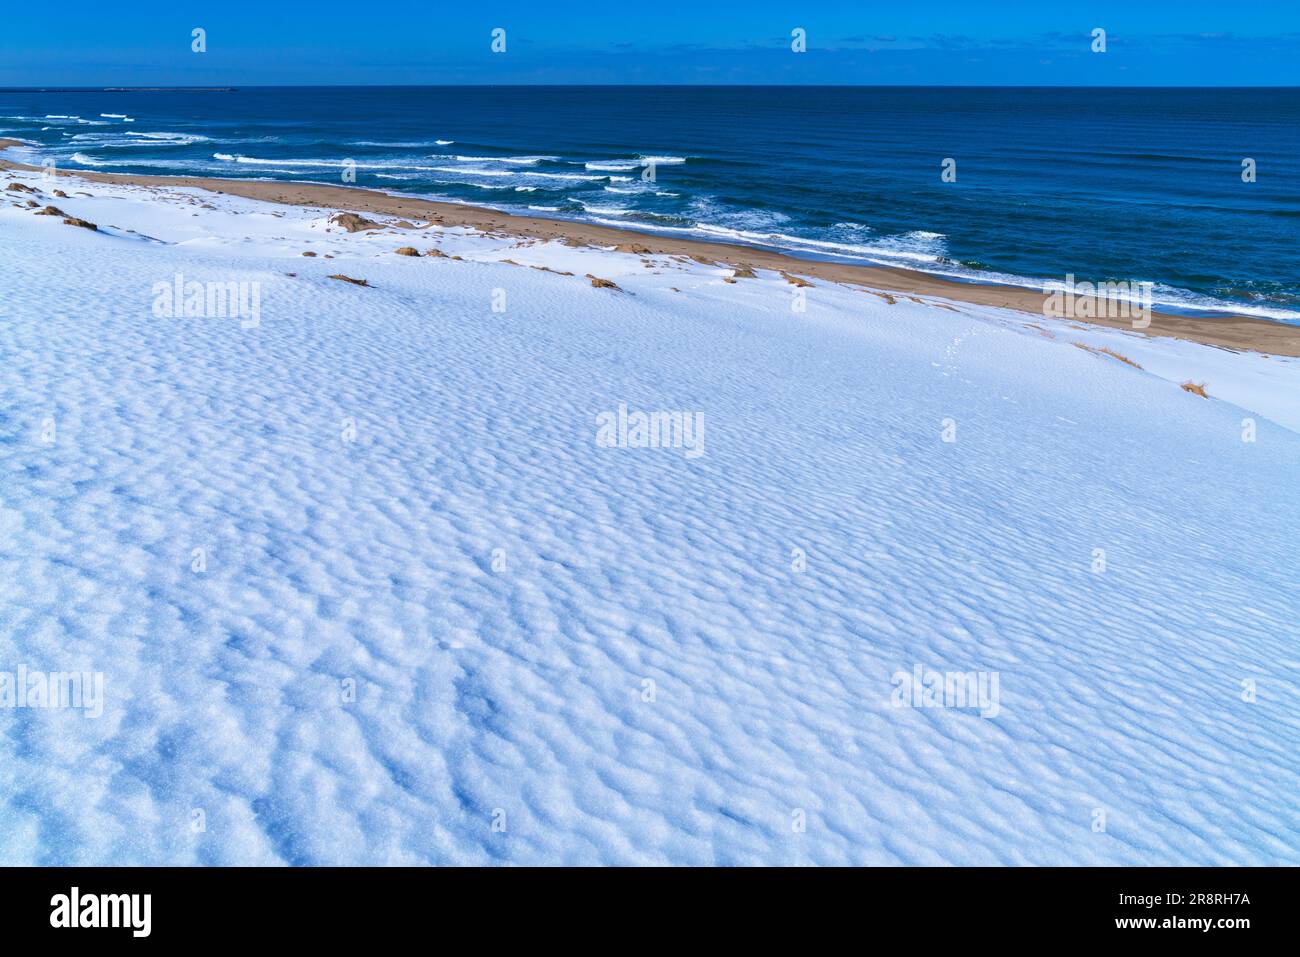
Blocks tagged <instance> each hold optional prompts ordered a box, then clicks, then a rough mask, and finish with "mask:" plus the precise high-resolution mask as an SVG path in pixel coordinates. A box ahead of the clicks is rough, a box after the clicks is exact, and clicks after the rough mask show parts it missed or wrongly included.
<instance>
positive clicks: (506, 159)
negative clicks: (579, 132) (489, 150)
mask: <svg viewBox="0 0 1300 957" xmlns="http://www.w3.org/2000/svg"><path fill="white" fill-rule="evenodd" d="M435 158H437V157H435ZM558 158H559V157H557V156H457V157H455V159H456V160H457V161H458V162H461V163H511V164H514V165H518V166H536V165H537V164H538V163H542V162H545V161H547V160H555V159H558Z"/></svg>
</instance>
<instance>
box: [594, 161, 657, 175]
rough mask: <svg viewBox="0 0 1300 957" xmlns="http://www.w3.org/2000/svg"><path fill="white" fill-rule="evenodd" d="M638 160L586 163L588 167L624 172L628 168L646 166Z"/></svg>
mask: <svg viewBox="0 0 1300 957" xmlns="http://www.w3.org/2000/svg"><path fill="white" fill-rule="evenodd" d="M644 165H645V164H644V163H640V162H638V161H636V160H626V161H624V160H602V161H600V162H591V163H587V164H586V168H587V169H592V170H604V171H606V172H611V173H622V172H626V171H627V170H633V169H640V168H641V167H642V166H644Z"/></svg>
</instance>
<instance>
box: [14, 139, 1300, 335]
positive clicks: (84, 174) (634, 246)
mask: <svg viewBox="0 0 1300 957" xmlns="http://www.w3.org/2000/svg"><path fill="white" fill-rule="evenodd" d="M25 145H26V144H23V143H19V142H17V141H15V140H6V139H0V150H3V149H7V148H9V147H12V146H25ZM0 168H8V169H23V170H36V171H40V167H34V166H29V165H24V164H21V163H14V162H12V161H9V160H5V159H2V158H0ZM57 174H58V175H59V176H71V177H77V178H80V179H83V180H86V181H87V182H96V183H115V184H123V185H135V186H162V187H192V188H196V189H203V190H208V191H210V192H213V193H223V194H226V195H230V196H240V197H244V198H246V199H254V200H262V201H264V202H269V203H285V204H289V205H293V206H309V207H319V208H320V209H322V210H331V211H334V210H338V211H350V212H356V213H371V214H377V215H384V216H393V217H398V218H401V219H408V220H410V219H418V220H422V221H426V222H434V223H438V224H439V225H442V226H448V227H454V226H465V227H470V228H473V229H478V230H482V231H484V232H493V233H502V234H506V235H514V236H519V237H521V238H525V237H529V238H537V239H543V240H559V241H562V242H566V243H568V244H570V245H576V246H606V247H608V246H620V247H623V248H624V249H626V250H627V251H628V252H635V253H638V254H641V255H666V256H687V257H690V258H692V259H695V260H697V261H701V262H710V263H713V262H716V263H723V264H727V265H730V266H737V267H749V268H751V269H771V270H777V271H780V272H784V273H788V274H790V275H794V276H801V277H805V278H807V279H810V280H818V279H821V280H825V281H828V282H837V283H848V284H852V285H861V286H868V287H870V288H871V289H873V290H879V291H884V292H889V293H897V294H899V295H902V296H909V295H911V296H930V297H937V298H942V299H950V300H953V301H956V302H968V303H973V304H976V305H982V306H1000V307H1003V308H1007V309H1015V310H1018V311H1021V312H1026V313H1032V314H1034V315H1038V316H1042V315H1044V303H1045V301H1046V299H1047V296H1046V294H1045V293H1043V292H1041V291H1039V290H1035V289H1026V288H1022V287H1019V286H1003V285H993V284H983V283H970V282H957V281H953V280H949V279H944V278H942V277H939V276H931V275H928V274H926V273H921V272H916V271H913V270H907V269H898V268H893V267H888V266H863V265H850V264H846V263H832V262H820V261H817V260H811V259H801V258H798V257H796V256H790V255H787V254H784V253H778V252H771V251H768V250H763V249H754V248H752V247H749V246H737V245H732V244H728V243H714V242H706V241H703V240H697V239H677V238H671V237H665V236H662V235H659V234H656V233H647V232H638V231H636V230H634V229H617V228H614V227H610V226H598V225H594V224H589V223H580V222H571V221H568V220H556V219H544V218H542V217H538V216H516V215H512V214H510V213H502V212H497V211H495V210H490V209H483V208H481V207H477V206H468V205H462V204H459V203H444V202H438V201H436V200H426V199H412V198H409V197H399V196H389V195H387V194H385V193H380V192H375V191H374V190H369V189H363V188H360V187H356V186H325V185H319V184H314V183H290V182H266V181H261V180H257V181H254V180H231V179H218V178H215V177H197V176H136V175H127V174H124V173H96V172H91V171H86V170H75V171H71V170H58V171H57ZM1107 305H1110V306H1111V307H1112V308H1113V306H1114V304H1113V303H1108V302H1107V301H1106V300H1098V301H1097V308H1094V309H1093V310H1092V311H1093V312H1094V313H1097V312H1101V311H1103V310H1105V309H1106V306H1107ZM1150 319H1151V322H1150V325H1149V326H1147V327H1146V328H1145V329H1142V330H1134V329H1133V321H1132V320H1131V319H1129V318H1109V317H1105V316H1101V315H1098V316H1094V317H1091V318H1088V319H1071V320H1068V321H1071V322H1077V323H1079V324H1093V325H1101V326H1108V327H1110V328H1114V329H1124V330H1127V331H1130V332H1135V333H1137V334H1143V335H1149V336H1165V337H1171V338H1176V339H1187V340H1190V341H1192V342H1199V343H1202V344H1205V345H1211V346H1217V347H1219V348H1224V349H1232V350H1235V351H1245V350H1250V351H1255V352H1263V353H1268V354H1272V355H1283V356H1300V326H1289V325H1286V324H1284V323H1278V322H1270V321H1268V320H1266V319H1256V318H1252V317H1249V316H1222V317H1214V318H1206V317H1199V316H1198V317H1189V316H1177V315H1171V314H1168V313H1159V312H1152V313H1151V316H1150Z"/></svg>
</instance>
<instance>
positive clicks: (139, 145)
mask: <svg viewBox="0 0 1300 957" xmlns="http://www.w3.org/2000/svg"><path fill="white" fill-rule="evenodd" d="M0 136H7V137H13V138H20V139H24V140H27V141H30V142H31V143H33V144H35V146H34V149H33V154H34V158H36V161H37V162H39V161H40V159H43V158H46V157H52V158H53V159H54V161H55V162H56V163H57V164H58V165H59V166H60V167H62V168H66V169H76V168H88V169H97V170H116V171H121V172H127V173H154V174H159V173H162V174H167V173H185V174H203V175H213V176H227V177H253V178H271V179H296V180H312V181H318V182H331V183H338V182H340V181H341V179H342V176H343V173H344V170H345V169H346V168H347V167H346V166H345V163H346V162H347V161H349V160H350V161H352V162H353V163H355V170H356V183H357V184H358V185H361V186H367V187H372V188H375V189H382V190H387V191H390V192H401V193H411V194H420V195H425V196H430V197H437V198H444V199H450V200H456V201H462V202H469V203H474V204H477V205H486V206H493V207H498V208H501V209H506V210H511V211H518V212H530V213H534V214H538V215H544V216H552V217H567V218H576V219H586V220H592V221H597V222H601V223H607V224H611V225H618V226H627V227H632V228H637V229H644V230H661V231H664V232H666V233H671V234H676V235H684V236H697V237H701V238H710V239H717V240H725V241H732V242H744V243H751V244H757V245H763V246H768V247H775V248H779V249H783V250H787V251H791V252H795V253H797V254H800V255H806V256H815V257H821V258H838V259H844V260H855V261H868V262H877V263H887V264H895V265H903V266H909V267H912V268H919V269H924V270H927V271H931V272H936V273H941V274H945V275H955V276H960V277H965V278H970V279H984V280H998V281H1010V282H1018V283H1023V284H1026V285H1039V284H1041V281H1042V280H1044V279H1063V278H1064V277H1065V275H1066V274H1070V273H1072V274H1074V276H1075V277H1076V278H1077V279H1079V280H1085V279H1086V280H1092V281H1098V280H1114V281H1123V280H1128V281H1152V282H1154V283H1156V288H1155V298H1156V302H1157V303H1159V304H1161V305H1164V306H1165V307H1170V306H1173V307H1182V308H1202V309H1209V310H1211V311H1213V310H1223V309H1233V310H1235V311H1239V312H1247V313H1251V314H1256V315H1262V316H1271V317H1275V318H1282V319H1288V320H1290V321H1300V263H1298V260H1300V257H1298V256H1297V249H1298V247H1300V242H1298V241H1300V88H1287V89H1025V88H935V87H926V88H919V87H917V88H907V87H734V86H733V87H680V86H677V87H454V88H451V87H393V88H383V87H350V88H323V87H316V88H303V87H297V88H247V89H239V90H234V91H220V92H194V91H158V92H141V91H129V92H125V91H103V92H13V91H0ZM947 158H951V159H953V160H955V161H956V181H955V182H944V181H943V180H942V177H941V172H942V164H943V161H944V160H945V159H947ZM1246 158H1250V159H1253V160H1254V161H1255V167H1256V170H1257V174H1256V175H1257V179H1256V181H1255V182H1253V183H1246V182H1243V180H1242V161H1243V160H1244V159H1246ZM651 163H652V164H653V167H652V168H653V173H654V175H653V180H652V181H651V180H649V179H648V178H647V177H646V175H645V173H646V169H647V164H651Z"/></svg>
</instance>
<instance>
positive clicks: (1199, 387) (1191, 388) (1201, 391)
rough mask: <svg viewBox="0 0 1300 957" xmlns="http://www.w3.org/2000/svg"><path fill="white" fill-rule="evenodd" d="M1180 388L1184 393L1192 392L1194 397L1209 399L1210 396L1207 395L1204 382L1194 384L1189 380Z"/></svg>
mask: <svg viewBox="0 0 1300 957" xmlns="http://www.w3.org/2000/svg"><path fill="white" fill-rule="evenodd" d="M1179 388H1180V389H1182V390H1183V391H1184V392H1190V393H1191V394H1192V395H1199V396H1200V397H1201V398H1202V399H1208V398H1209V396H1208V395H1206V393H1205V383H1204V382H1201V383H1196V382H1193V381H1192V380H1191V379H1188V380H1187V381H1186V382H1184V383H1183V384H1182V385H1180V386H1179Z"/></svg>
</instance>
